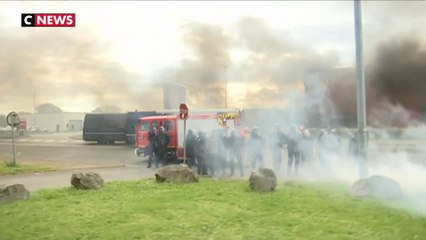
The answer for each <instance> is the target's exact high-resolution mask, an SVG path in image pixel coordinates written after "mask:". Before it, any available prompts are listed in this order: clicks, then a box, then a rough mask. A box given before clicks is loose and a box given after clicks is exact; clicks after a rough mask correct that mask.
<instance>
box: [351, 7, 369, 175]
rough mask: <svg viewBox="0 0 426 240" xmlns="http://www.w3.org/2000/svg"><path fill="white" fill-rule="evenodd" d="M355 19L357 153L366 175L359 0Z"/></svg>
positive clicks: (364, 105)
mask: <svg viewBox="0 0 426 240" xmlns="http://www.w3.org/2000/svg"><path fill="white" fill-rule="evenodd" d="M354 20H355V50H356V76H357V123H358V130H357V134H356V138H357V141H356V142H357V153H358V161H359V162H358V168H359V174H360V177H366V176H367V175H368V171H367V146H366V145H367V133H366V104H365V75H364V59H363V45H362V17H361V1H360V0H354Z"/></svg>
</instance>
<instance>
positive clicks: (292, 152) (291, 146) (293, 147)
mask: <svg viewBox="0 0 426 240" xmlns="http://www.w3.org/2000/svg"><path fill="white" fill-rule="evenodd" d="M300 141H301V135H300V132H299V130H298V129H297V127H295V126H293V127H292V128H291V130H290V132H289V133H288V134H287V136H286V143H287V150H288V161H287V174H289V175H290V174H292V172H293V171H292V169H293V164H294V172H295V173H297V172H298V170H299V163H300Z"/></svg>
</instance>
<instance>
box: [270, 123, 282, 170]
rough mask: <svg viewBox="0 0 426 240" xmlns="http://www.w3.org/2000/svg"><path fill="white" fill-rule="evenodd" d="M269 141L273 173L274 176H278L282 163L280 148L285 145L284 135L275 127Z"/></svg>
mask: <svg viewBox="0 0 426 240" xmlns="http://www.w3.org/2000/svg"><path fill="white" fill-rule="evenodd" d="M270 141H271V151H272V163H273V166H274V171H275V173H276V174H279V172H280V169H281V162H282V154H281V151H282V148H283V146H284V145H285V138H284V134H282V133H281V131H280V129H279V127H278V126H276V127H275V131H274V132H273V133H272V135H271V137H270Z"/></svg>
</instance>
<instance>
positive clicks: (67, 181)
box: [0, 166, 157, 191]
mask: <svg viewBox="0 0 426 240" xmlns="http://www.w3.org/2000/svg"><path fill="white" fill-rule="evenodd" d="M156 171H157V169H155V168H153V169H146V168H145V166H118V167H117V166H115V167H103V168H84V169H73V170H62V171H56V172H43V173H30V174H19V175H3V176H0V185H11V184H23V185H24V186H25V188H27V189H28V190H29V191H36V190H39V189H54V188H63V187H70V186H71V176H72V174H73V173H76V172H96V173H98V174H99V175H100V176H101V177H102V178H103V180H104V182H111V181H125V180H138V179H146V178H151V177H152V178H154V175H155V172H156Z"/></svg>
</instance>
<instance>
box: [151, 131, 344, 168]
mask: <svg viewBox="0 0 426 240" xmlns="http://www.w3.org/2000/svg"><path fill="white" fill-rule="evenodd" d="M169 141H170V140H169V136H168V135H167V133H165V132H164V128H161V129H160V131H159V133H157V132H156V130H155V129H152V131H151V132H150V134H149V142H150V144H149V147H148V148H147V149H148V150H147V151H146V152H145V155H147V156H149V158H148V167H151V165H152V162H154V163H155V165H156V167H158V165H159V164H161V165H164V164H165V163H166V157H167V145H168V143H169ZM341 147H342V140H341V137H340V136H339V134H338V133H337V132H336V131H335V130H334V129H324V130H322V131H321V132H320V133H319V134H316V136H315V137H314V136H313V135H312V134H311V133H310V131H309V130H308V129H304V128H303V127H302V128H301V127H297V126H291V127H290V128H289V129H286V130H285V131H282V129H281V128H280V126H279V125H275V127H274V129H273V131H272V132H271V133H270V134H262V133H261V132H260V130H259V128H258V127H254V128H253V129H251V131H250V130H249V129H248V128H244V129H241V130H237V129H232V130H230V129H227V128H221V129H215V130H213V131H212V132H210V133H207V132H205V131H202V130H201V131H196V130H194V129H189V130H188V131H187V134H186V137H185V154H186V159H187V160H186V163H187V164H188V165H189V166H190V167H194V168H197V171H198V174H200V175H230V176H233V175H234V174H235V171H236V170H238V172H239V175H240V176H244V173H245V172H244V170H245V169H247V168H250V169H251V170H252V171H254V170H256V169H257V168H263V167H264V166H265V159H264V157H265V152H266V151H267V149H268V148H269V150H270V153H271V156H272V167H273V169H274V171H275V173H276V174H280V173H281V167H282V161H283V156H282V155H283V153H285V152H287V159H288V160H287V166H286V174H287V175H289V176H291V175H297V174H298V172H299V170H300V168H301V167H302V166H303V165H305V164H306V163H309V162H311V163H312V162H313V161H314V160H318V163H319V165H320V167H321V168H322V170H323V171H328V170H329V168H330V162H331V160H332V159H333V158H337V157H338V155H339V152H340V149H341Z"/></svg>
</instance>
